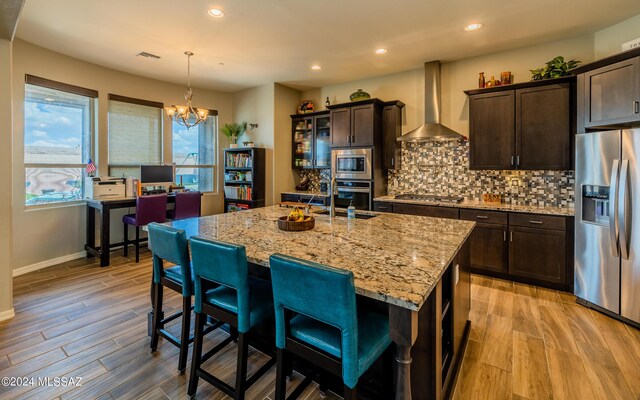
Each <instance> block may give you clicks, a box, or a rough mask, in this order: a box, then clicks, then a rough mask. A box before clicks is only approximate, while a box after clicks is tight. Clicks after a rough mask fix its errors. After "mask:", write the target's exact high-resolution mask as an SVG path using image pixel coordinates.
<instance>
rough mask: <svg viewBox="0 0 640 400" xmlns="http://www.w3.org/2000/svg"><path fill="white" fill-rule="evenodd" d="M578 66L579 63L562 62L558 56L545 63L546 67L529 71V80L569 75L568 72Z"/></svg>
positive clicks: (573, 61)
mask: <svg viewBox="0 0 640 400" xmlns="http://www.w3.org/2000/svg"><path fill="white" fill-rule="evenodd" d="M578 64H580V61H576V60H569V61H564V57H562V56H558V57H556V58H554V59H553V60H550V61H547V63H546V65H545V66H544V67H542V68H537V69H530V70H529V71H531V74H532V75H531V80H532V81H539V80H542V79H553V78H560V77H562V76H567V75H570V73H569V70H570V69H572V68H575V67H577V66H578Z"/></svg>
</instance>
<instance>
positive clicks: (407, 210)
mask: <svg viewBox="0 0 640 400" xmlns="http://www.w3.org/2000/svg"><path fill="white" fill-rule="evenodd" d="M393 212H394V213H398V214H409V215H422V216H425V217H436V218H450V219H458V215H459V214H458V209H457V208H451V207H438V206H423V205H419V204H400V203H396V204H394V205H393Z"/></svg>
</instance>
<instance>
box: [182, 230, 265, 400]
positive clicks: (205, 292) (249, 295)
mask: <svg viewBox="0 0 640 400" xmlns="http://www.w3.org/2000/svg"><path fill="white" fill-rule="evenodd" d="M190 244H191V254H192V258H193V272H194V277H193V279H194V288H195V289H194V291H195V306H194V312H195V315H196V318H195V328H194V329H195V331H194V343H193V356H192V359H191V375H190V376H189V386H188V389H187V394H188V395H189V396H194V395H195V394H196V389H197V387H198V380H199V378H203V379H204V380H205V381H207V382H208V383H210V384H211V385H213V386H215V387H217V388H218V389H220V390H222V391H223V392H224V393H226V394H227V395H229V396H232V397H233V398H234V399H236V400H241V399H244V395H245V390H246V389H248V388H249V387H250V386H251V385H253V384H254V383H255V382H256V381H257V380H258V379H259V378H260V377H261V376H262V375H264V373H266V372H267V371H268V370H269V369H270V368H271V367H272V366H273V364H275V357H271V358H270V359H269V360H268V361H267V362H266V363H265V364H264V365H262V366H261V367H260V368H258V369H257V371H256V372H255V373H254V374H253V375H252V376H251V377H249V378H247V356H248V340H249V335H250V334H252V328H254V327H256V326H257V325H259V324H261V323H262V322H264V321H265V320H267V319H268V318H271V317H272V316H273V298H272V294H271V285H270V283H269V282H268V281H266V280H262V279H258V278H254V277H251V276H249V269H248V261H247V255H246V250H245V247H244V246H239V245H236V244H231V243H225V242H220V241H216V240H208V239H204V238H199V237H192V238H191V240H190ZM207 317H212V318H215V319H216V320H218V321H220V322H223V323H226V324H229V326H230V327H231V332H232V334H231V335H230V336H229V337H228V338H227V339H225V340H224V341H222V342H221V343H220V344H218V345H216V346H215V347H214V348H213V349H211V350H209V351H208V352H207V353H205V354H202V347H203V346H202V345H203V328H204V324H205V321H206V319H207ZM236 336H237V342H238V354H237V364H236V380H235V387H232V386H231V385H229V384H227V383H226V382H224V381H222V380H221V379H219V378H217V377H215V376H213V375H212V374H210V373H209V372H207V371H206V370H204V369H203V368H202V363H204V362H205V361H206V360H208V359H209V358H211V357H212V356H213V355H215V354H216V353H217V352H219V351H220V350H222V349H223V348H224V347H226V346H227V345H228V344H229V343H231V342H233V341H235V339H236Z"/></svg>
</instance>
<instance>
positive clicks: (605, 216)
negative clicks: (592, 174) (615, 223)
mask: <svg viewBox="0 0 640 400" xmlns="http://www.w3.org/2000/svg"><path fill="white" fill-rule="evenodd" d="M582 221H584V222H590V223H592V224H598V225H608V224H609V186H597V185H583V186H582Z"/></svg>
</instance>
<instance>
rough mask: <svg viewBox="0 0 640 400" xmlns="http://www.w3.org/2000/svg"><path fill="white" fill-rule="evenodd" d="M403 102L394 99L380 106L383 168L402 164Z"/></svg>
mask: <svg viewBox="0 0 640 400" xmlns="http://www.w3.org/2000/svg"><path fill="white" fill-rule="evenodd" d="M403 107H404V103H402V102H401V101H394V102H390V103H385V105H384V106H383V107H382V132H383V133H384V138H383V141H384V146H383V149H384V150H383V151H384V154H383V159H384V163H383V164H384V168H385V169H400V168H401V166H402V164H401V161H402V157H401V155H402V154H401V153H402V144H401V143H400V142H398V138H399V137H400V135H402V108H403Z"/></svg>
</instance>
